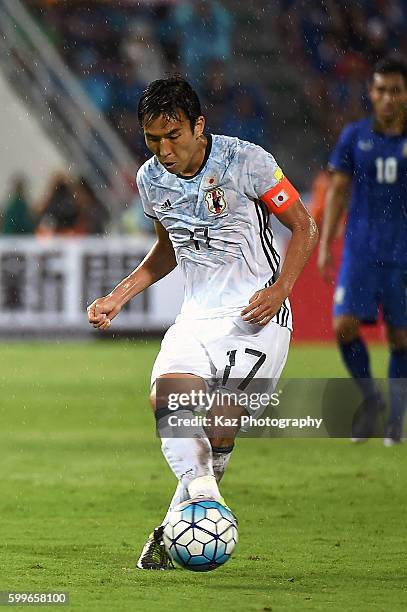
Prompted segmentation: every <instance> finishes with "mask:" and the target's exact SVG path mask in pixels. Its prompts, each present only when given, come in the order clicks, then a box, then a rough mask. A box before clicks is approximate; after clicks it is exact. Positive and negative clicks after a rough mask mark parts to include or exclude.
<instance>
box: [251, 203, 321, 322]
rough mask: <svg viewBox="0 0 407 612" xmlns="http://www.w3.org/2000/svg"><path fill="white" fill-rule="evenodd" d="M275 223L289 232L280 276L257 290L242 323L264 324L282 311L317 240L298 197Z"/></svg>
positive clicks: (308, 215) (313, 223) (312, 224)
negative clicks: (272, 282)
mask: <svg viewBox="0 0 407 612" xmlns="http://www.w3.org/2000/svg"><path fill="white" fill-rule="evenodd" d="M287 203H288V202H287ZM278 220H279V221H280V222H281V223H282V224H283V225H285V227H287V228H288V229H289V230H290V231H291V238H290V241H289V244H288V248H287V253H286V256H285V260H284V264H283V267H282V269H281V274H280V276H279V278H278V279H277V281H276V282H275V283H274V284H273V285H272V286H271V287H267V288H266V289H261V290H259V291H256V293H254V295H253V296H252V297H251V298H250V300H249V305H248V306H247V307H246V308H244V310H242V312H241V315H242V317H243V318H244V320H245V321H248V322H250V323H257V324H258V325H266V324H267V323H268V322H269V321H270V320H271V319H272V318H273V317H274V315H275V314H276V313H277V312H278V310H279V309H280V308H281V305H282V304H283V302H284V300H285V299H286V298H287V297H288V296H289V295H290V294H291V291H292V289H293V287H294V284H295V281H296V280H297V278H298V277H299V275H300V274H301V271H302V270H303V268H304V266H305V264H306V263H307V261H308V259H309V258H310V255H311V253H312V250H313V249H314V247H315V245H316V243H317V241H318V228H317V225H316V223H315V221H314V219H313V218H312V217H311V215H310V214H309V212H308V211H307V209H306V208H305V206H304V205H303V203H302V202H301V200H300V199H299V198H298V199H296V201H295V202H293V203H292V204H290V205H289V207H288V208H285V210H284V211H282V212H279V214H278Z"/></svg>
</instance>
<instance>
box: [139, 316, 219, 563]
mask: <svg viewBox="0 0 407 612" xmlns="http://www.w3.org/2000/svg"><path fill="white" fill-rule="evenodd" d="M195 327H196V326H195ZM177 372H181V374H177ZM193 372H195V373H196V374H195V375H193V374H192V375H191V374H190V373H193ZM198 374H200V376H198ZM211 375H212V372H211V368H210V363H209V361H208V357H207V354H206V352H205V351H204V350H203V349H202V346H201V345H200V343H199V342H198V341H197V339H196V338H195V335H194V330H192V329H189V328H188V326H187V325H185V324H182V325H181V324H175V325H173V326H172V327H171V328H170V329H169V330H168V331H167V333H166V334H165V336H164V339H163V341H162V343H161V350H160V352H159V354H158V356H157V358H156V361H155V363H154V367H153V372H152V375H151V384H152V393H151V397H150V401H151V404H152V407H153V410H154V414H155V416H156V419H157V428H158V431H159V433H161V434H163V435H162V436H161V437H162V438H164V439H162V447H163V452H164V455H165V456H166V459H170V466H171V467H172V468H174V469H173V471H174V472H175V473H176V476H177V478H178V477H179V476H182V475H183V473H184V472H185V475H184V476H185V477H184V478H181V479H180V480H179V482H178V485H177V488H176V491H175V493H174V495H173V498H172V500H171V503H170V506H169V511H171V510H172V508H174V507H175V506H176V505H178V503H180V502H182V501H185V500H186V499H189V497H190V496H191V494H190V492H189V491H188V484H189V480H190V479H192V478H191V476H192V475H194V473H195V464H196V465H197V466H198V469H197V472H199V471H200V470H201V471H202V473H203V474H204V476H203V477H204V478H207V477H208V476H209V478H210V480H211V481H213V482H212V489H211V491H210V492H211V493H212V495H220V494H219V493H218V489H217V484H216V479H215V478H214V476H213V467H212V468H211V464H210V462H211V449H210V444H209V442H208V440H207V438H206V435H205V432H202V431H201V430H199V431H198V430H197V431H196V432H194V433H195V434H197V436H198V438H197V439H198V440H199V442H198V446H199V450H200V454H199V460H198V461H195V462H194V460H193V456H194V455H195V456H196V450H197V445H196V440H194V439H191V437H190V436H191V433H192V430H191V428H188V438H186V439H185V437H184V438H180V437H178V438H177V437H176V435H173V434H176V432H174V431H169V430H167V431H166V435H164V431H163V428H165V427H166V425H168V419H167V422H166V419H165V414H166V413H167V416H169V414H168V408H169V406H168V390H167V397H165V393H164V392H165V384H164V386H163V385H162V384H161V383H160V385H159V388H158V395H159V397H158V399H157V385H156V381H157V380H161V382H163V379H164V378H166V377H167V378H172V380H171V381H167V382H168V383H170V389H169V391H171V390H174V385H175V386H176V387H177V392H178V393H179V392H183V391H185V392H187V393H188V392H189V391H190V390H191V385H195V389H196V388H197V387H198V388H202V384H203V379H204V378H208V379H209V378H210V377H211ZM201 377H202V378H201ZM178 381H181V385H182V388H181V386H180V383H179V382H178ZM164 383H165V381H164ZM171 387H172V389H171ZM157 408H160V409H162V410H161V412H158V413H157ZM176 412H177V411H174V413H173V414H175V413H176ZM191 415H192V413H191V412H190V411H188V412H187V415H184V416H188V417H190V416H191ZM178 416H182V415H180V414H178ZM162 419H163V420H162ZM160 421H161V423H160ZM179 429H180V428H179ZM191 455H192V456H191ZM188 457H189V459H188ZM205 457H206V462H205V463H206V466H204V465H203V463H204V462H203V459H204V458H205ZM189 462H192V463H193V464H194V465H193V466H192V467H191V466H190V465H189ZM190 470H192V471H190ZM196 480H198V482H199V479H197V478H196V479H195V481H196ZM201 482H202V481H201ZM206 486H207V488H208V483H207V482H206ZM215 487H216V489H217V490H215V491H214V489H215ZM195 488H196V484H195ZM193 494H195V492H193ZM167 514H168V512H167ZM164 522H165V519H164V521H163V523H162V524H161V525H160V526H159V527H156V529H154V532H153V533H152V534H150V536H149V538H148V540H147V542H146V544H145V546H144V548H143V550H142V553H141V555H140V558H139V560H138V562H137V567H138V568H140V569H155V570H160V569H169V568H170V567H171V566H172V564H171V561H170V559H169V557H168V555H167V554H166V552H165V548H164V544H163V540H162V533H163V524H164Z"/></svg>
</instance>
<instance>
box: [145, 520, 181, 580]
mask: <svg viewBox="0 0 407 612" xmlns="http://www.w3.org/2000/svg"><path fill="white" fill-rule="evenodd" d="M163 531H164V527H163V526H162V525H161V526H160V527H156V528H155V529H154V531H153V533H150V535H149V536H148V540H147V542H146V543H145V544H144V548H143V550H142V551H141V555H140V558H139V560H138V561H137V567H138V569H143V570H169V569H175V566H174V564H173V562H172V559H171V557H170V556H169V554H168V553H167V551H166V550H165V546H164V542H163Z"/></svg>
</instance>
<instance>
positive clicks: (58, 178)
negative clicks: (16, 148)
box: [0, 173, 109, 237]
mask: <svg viewBox="0 0 407 612" xmlns="http://www.w3.org/2000/svg"><path fill="white" fill-rule="evenodd" d="M0 210H1V215H0V233H2V234H5V235H16V234H20V235H30V234H31V235H36V236H39V237H52V236H67V237H74V236H92V235H93V236H97V235H99V236H100V235H102V234H104V233H105V231H106V230H107V227H108V222H109V216H108V213H107V211H106V209H105V208H104V207H103V205H102V204H101V203H100V201H99V200H98V198H97V197H96V195H95V193H94V192H93V190H92V188H91V187H90V185H89V183H88V182H87V181H86V179H85V178H83V177H79V178H77V179H71V178H70V177H69V176H67V175H65V174H61V173H58V174H56V175H55V176H54V177H52V179H51V181H50V183H49V185H48V188H47V193H46V194H45V195H44V196H43V197H42V198H41V199H40V201H39V202H33V201H32V199H31V197H30V189H29V185H28V183H27V179H26V177H25V176H24V175H16V176H14V177H13V178H12V180H11V185H10V187H9V196H8V199H7V201H6V202H4V203H3V205H2V206H1V207H0Z"/></svg>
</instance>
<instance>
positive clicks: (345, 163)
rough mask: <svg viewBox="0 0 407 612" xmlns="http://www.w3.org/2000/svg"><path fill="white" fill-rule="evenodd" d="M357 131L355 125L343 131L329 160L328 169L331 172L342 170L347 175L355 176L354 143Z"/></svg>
mask: <svg viewBox="0 0 407 612" xmlns="http://www.w3.org/2000/svg"><path fill="white" fill-rule="evenodd" d="M354 134H355V129H354V126H353V125H348V126H347V127H345V129H344V130H343V131H342V133H341V135H340V137H339V140H338V142H337V144H336V147H335V149H334V150H333V151H332V153H331V157H330V158H329V164H328V168H329V169H330V170H340V171H341V172H346V173H347V174H353V172H354V169H355V164H354V155H353V142H354Z"/></svg>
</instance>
